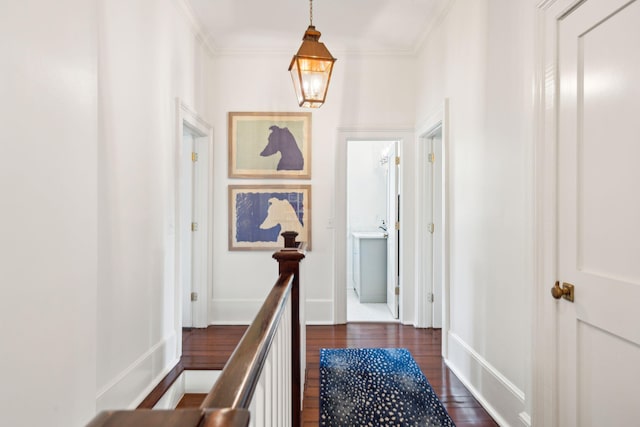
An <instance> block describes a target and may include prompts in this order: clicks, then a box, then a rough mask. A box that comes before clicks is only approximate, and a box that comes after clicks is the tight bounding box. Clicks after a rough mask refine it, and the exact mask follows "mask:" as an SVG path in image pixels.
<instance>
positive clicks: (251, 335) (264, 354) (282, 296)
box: [87, 232, 306, 427]
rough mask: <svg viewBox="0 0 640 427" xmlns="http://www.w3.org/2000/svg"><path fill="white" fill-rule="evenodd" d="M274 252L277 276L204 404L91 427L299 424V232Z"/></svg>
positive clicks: (128, 415) (108, 414) (110, 415)
mask: <svg viewBox="0 0 640 427" xmlns="http://www.w3.org/2000/svg"><path fill="white" fill-rule="evenodd" d="M282 235H283V236H284V238H285V248H284V249H283V250H280V251H278V252H276V253H274V254H273V258H275V259H276V260H277V261H278V265H279V276H278V279H277V280H276V283H275V285H274V286H273V288H272V289H271V292H270V293H269V295H268V296H267V298H266V299H265V301H264V303H263V305H262V307H261V308H260V311H259V312H258V314H257V315H256V317H255V319H254V320H253V322H252V323H251V325H250V326H249V328H248V329H247V331H246V332H245V334H244V335H243V337H242V339H241V340H240V342H239V343H238V345H237V346H236V349H235V350H234V352H233V354H232V355H231V357H230V358H229V360H228V361H227V364H226V365H225V367H224V369H223V370H222V373H221V374H220V376H219V378H218V380H217V381H216V383H215V384H214V385H213V387H212V388H211V390H210V391H209V393H208V394H207V397H206V398H205V400H204V401H203V403H202V405H200V408H197V409H195V408H194V409H175V410H152V409H137V410H130V411H105V412H102V413H100V414H98V415H97V416H96V417H95V418H94V419H93V420H92V421H91V422H90V423H89V424H88V426H87V427H134V426H135V427H248V426H255V427H287V426H293V427H298V426H300V424H301V419H300V417H301V402H302V389H303V385H304V384H303V382H302V380H301V378H304V376H303V372H304V366H303V365H304V363H303V360H304V359H303V357H304V354H305V351H306V350H305V343H304V340H303V339H301V331H302V330H303V329H302V326H303V325H304V324H305V322H304V319H302V318H301V311H300V261H302V259H304V257H305V255H304V247H300V248H299V247H298V244H297V243H296V242H295V237H296V236H297V233H295V232H285V233H282Z"/></svg>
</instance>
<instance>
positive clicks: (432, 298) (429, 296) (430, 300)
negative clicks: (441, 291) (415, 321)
mask: <svg viewBox="0 0 640 427" xmlns="http://www.w3.org/2000/svg"><path fill="white" fill-rule="evenodd" d="M434 299H435V298H434V296H433V293H431V292H429V294H428V295H427V301H429V302H433V301H434Z"/></svg>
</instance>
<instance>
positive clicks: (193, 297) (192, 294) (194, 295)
mask: <svg viewBox="0 0 640 427" xmlns="http://www.w3.org/2000/svg"><path fill="white" fill-rule="evenodd" d="M191 301H198V293H197V292H191Z"/></svg>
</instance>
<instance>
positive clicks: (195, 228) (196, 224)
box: [191, 222, 198, 231]
mask: <svg viewBox="0 0 640 427" xmlns="http://www.w3.org/2000/svg"><path fill="white" fill-rule="evenodd" d="M191 231H198V223H197V222H192V223H191Z"/></svg>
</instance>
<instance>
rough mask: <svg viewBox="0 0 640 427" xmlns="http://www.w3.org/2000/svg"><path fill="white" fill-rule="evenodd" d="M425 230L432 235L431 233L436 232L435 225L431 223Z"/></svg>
mask: <svg viewBox="0 0 640 427" xmlns="http://www.w3.org/2000/svg"><path fill="white" fill-rule="evenodd" d="M427 229H428V230H429V233H431V234H433V232H434V231H436V225H435V224H434V223H431V224H429V225H428V226H427Z"/></svg>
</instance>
